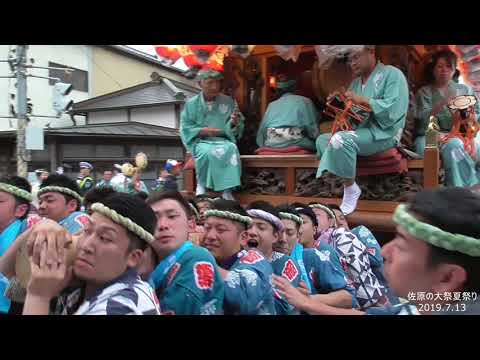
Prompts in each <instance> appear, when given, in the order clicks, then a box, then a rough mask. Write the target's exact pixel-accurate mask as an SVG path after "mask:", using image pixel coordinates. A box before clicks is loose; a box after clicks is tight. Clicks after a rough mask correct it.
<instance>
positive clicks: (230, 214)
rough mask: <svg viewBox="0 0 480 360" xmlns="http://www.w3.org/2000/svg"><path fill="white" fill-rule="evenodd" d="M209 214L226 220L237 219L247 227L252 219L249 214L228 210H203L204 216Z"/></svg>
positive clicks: (206, 216)
mask: <svg viewBox="0 0 480 360" xmlns="http://www.w3.org/2000/svg"><path fill="white" fill-rule="evenodd" d="M209 216H215V217H221V218H224V219H228V220H233V221H238V222H240V223H242V224H245V225H246V226H247V227H250V226H251V225H252V219H251V218H250V217H249V216H243V215H240V214H236V213H233V212H230V211H220V210H207V211H205V218H208V217H209Z"/></svg>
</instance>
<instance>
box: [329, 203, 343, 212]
mask: <svg viewBox="0 0 480 360" xmlns="http://www.w3.org/2000/svg"><path fill="white" fill-rule="evenodd" d="M326 206H327V207H329V208H330V209H331V210H339V211H342V209H340V206H338V205H337V204H328V205H326Z"/></svg>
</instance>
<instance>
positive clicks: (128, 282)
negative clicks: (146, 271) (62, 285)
mask: <svg viewBox="0 0 480 360" xmlns="http://www.w3.org/2000/svg"><path fill="white" fill-rule="evenodd" d="M83 293H84V289H83V288H77V289H75V290H74V291H72V292H70V293H68V294H66V295H63V296H61V297H60V298H59V301H58V303H57V309H56V311H55V313H56V314H61V315H160V304H159V302H158V299H157V297H156V295H155V292H154V290H153V289H152V288H151V287H150V285H149V284H148V283H146V282H144V281H142V280H141V279H140V277H139V276H138V275H137V272H136V271H135V270H133V269H131V270H128V271H126V272H125V273H124V274H123V275H122V276H120V277H119V278H118V279H116V280H114V281H112V282H110V283H109V284H107V285H106V286H104V287H103V288H101V289H99V290H98V291H97V292H96V293H95V294H94V295H93V296H91V297H90V298H88V299H85V301H82V298H83V297H84V296H83Z"/></svg>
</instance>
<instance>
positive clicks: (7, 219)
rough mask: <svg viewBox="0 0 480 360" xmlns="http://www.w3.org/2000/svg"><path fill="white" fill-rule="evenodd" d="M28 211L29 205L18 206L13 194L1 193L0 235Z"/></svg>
mask: <svg viewBox="0 0 480 360" xmlns="http://www.w3.org/2000/svg"><path fill="white" fill-rule="evenodd" d="M26 211H27V205H23V204H22V205H17V202H16V201H15V197H14V196H13V195H12V194H9V193H7V192H4V191H0V233H1V232H2V231H3V230H4V229H5V228H6V227H7V226H8V225H10V223H12V222H13V221H15V220H16V219H17V218H19V217H22V216H23V215H25V212H26Z"/></svg>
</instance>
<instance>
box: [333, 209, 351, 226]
mask: <svg viewBox="0 0 480 360" xmlns="http://www.w3.org/2000/svg"><path fill="white" fill-rule="evenodd" d="M333 212H334V213H335V217H336V218H337V227H344V228H345V229H346V230H350V227H349V226H348V222H347V219H345V216H344V215H343V213H342V212H341V211H340V210H338V209H333Z"/></svg>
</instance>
